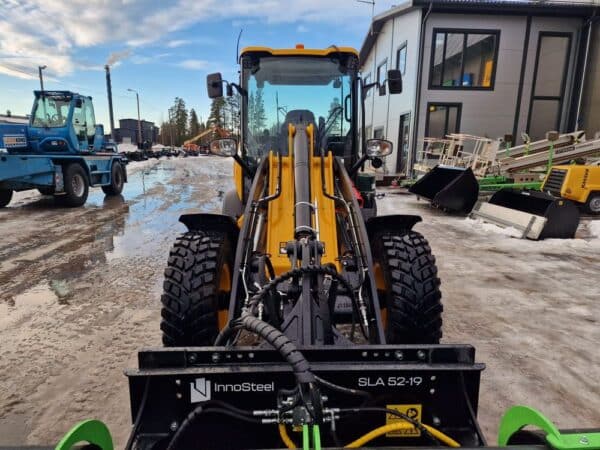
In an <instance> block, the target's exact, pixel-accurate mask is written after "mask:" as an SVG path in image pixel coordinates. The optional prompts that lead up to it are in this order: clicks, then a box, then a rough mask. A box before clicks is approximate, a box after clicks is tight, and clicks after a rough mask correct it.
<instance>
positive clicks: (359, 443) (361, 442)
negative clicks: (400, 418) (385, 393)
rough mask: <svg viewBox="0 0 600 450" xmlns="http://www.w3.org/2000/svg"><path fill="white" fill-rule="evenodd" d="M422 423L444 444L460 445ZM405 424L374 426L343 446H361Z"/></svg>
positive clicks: (400, 428) (403, 428) (404, 426)
mask: <svg viewBox="0 0 600 450" xmlns="http://www.w3.org/2000/svg"><path fill="white" fill-rule="evenodd" d="M422 425H423V427H424V428H425V429H426V430H427V431H429V433H431V435H432V436H434V437H435V438H436V439H438V440H439V441H440V442H443V443H444V444H446V445H447V446H448V447H455V448H456V447H460V444H459V443H458V442H456V441H455V440H454V439H452V438H451V437H449V436H447V435H445V434H444V433H442V432H441V431H439V430H437V429H435V428H433V427H430V426H429V425H425V424H422ZM407 426H409V425H407V424H406V423H405V422H397V423H392V424H389V425H383V426H381V427H379V428H375V429H374V430H372V431H369V432H368V433H367V434H365V435H364V436H361V437H359V438H358V439H357V440H355V441H354V442H351V443H350V444H348V445H346V446H345V447H344V448H358V447H362V446H363V445H365V444H366V443H367V442H370V441H372V440H373V439H375V438H377V437H379V436H381V435H382V434H386V433H390V432H392V431H397V430H405V429H406V427H407Z"/></svg>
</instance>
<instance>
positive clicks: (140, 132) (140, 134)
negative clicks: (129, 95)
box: [127, 88, 142, 147]
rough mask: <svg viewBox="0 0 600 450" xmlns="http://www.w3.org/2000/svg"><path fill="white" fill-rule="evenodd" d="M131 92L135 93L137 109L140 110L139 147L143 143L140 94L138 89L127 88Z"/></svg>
mask: <svg viewBox="0 0 600 450" xmlns="http://www.w3.org/2000/svg"><path fill="white" fill-rule="evenodd" d="M127 90H128V91H130V92H134V93H135V99H136V101H137V111H138V147H139V146H140V145H141V144H142V122H141V121H140V95H139V94H138V92H137V91H135V90H133V89H129V88H128V89H127Z"/></svg>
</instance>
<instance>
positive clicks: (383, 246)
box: [372, 231, 443, 344]
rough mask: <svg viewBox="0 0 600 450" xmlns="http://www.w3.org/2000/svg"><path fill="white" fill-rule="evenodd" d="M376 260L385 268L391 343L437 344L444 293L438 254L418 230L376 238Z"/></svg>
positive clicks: (387, 336)
mask: <svg viewBox="0 0 600 450" xmlns="http://www.w3.org/2000/svg"><path fill="white" fill-rule="evenodd" d="M372 244H373V248H374V250H375V251H374V255H373V256H374V260H375V262H377V263H378V264H379V265H380V267H381V270H382V271H383V277H384V279H385V284H386V292H385V293H382V295H383V299H382V300H383V302H384V303H385V306H386V307H387V326H386V341H387V343H388V344H437V343H439V342H440V338H441V337H442V311H443V306H442V302H441V299H442V293H441V291H440V279H439V278H438V277H437V267H436V265H435V257H434V256H433V255H432V254H431V248H430V247H429V244H428V242H427V240H426V239H425V238H424V237H423V236H422V235H421V234H420V233H417V232H416V231H408V232H406V233H402V234H399V233H388V234H383V235H379V236H378V239H376V240H374V242H373V243H372Z"/></svg>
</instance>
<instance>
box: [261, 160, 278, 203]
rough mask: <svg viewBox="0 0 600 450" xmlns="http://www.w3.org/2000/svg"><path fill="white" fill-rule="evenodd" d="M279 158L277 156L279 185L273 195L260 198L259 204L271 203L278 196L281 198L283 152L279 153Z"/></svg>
mask: <svg viewBox="0 0 600 450" xmlns="http://www.w3.org/2000/svg"><path fill="white" fill-rule="evenodd" d="M277 156H278V158H277V186H276V187H275V193H274V194H273V195H268V196H266V197H263V198H261V199H260V200H258V202H257V203H258V205H259V206H264V205H266V204H267V203H269V202H270V201H273V200H275V199H276V198H279V196H280V195H281V168H282V165H283V163H282V160H281V153H278V154H277Z"/></svg>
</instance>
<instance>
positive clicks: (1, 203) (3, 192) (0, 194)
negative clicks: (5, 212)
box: [0, 189, 13, 208]
mask: <svg viewBox="0 0 600 450" xmlns="http://www.w3.org/2000/svg"><path fill="white" fill-rule="evenodd" d="M12 196H13V191H12V189H0V208H4V207H5V206H6V205H8V204H9V203H10V200H11V199H12Z"/></svg>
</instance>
